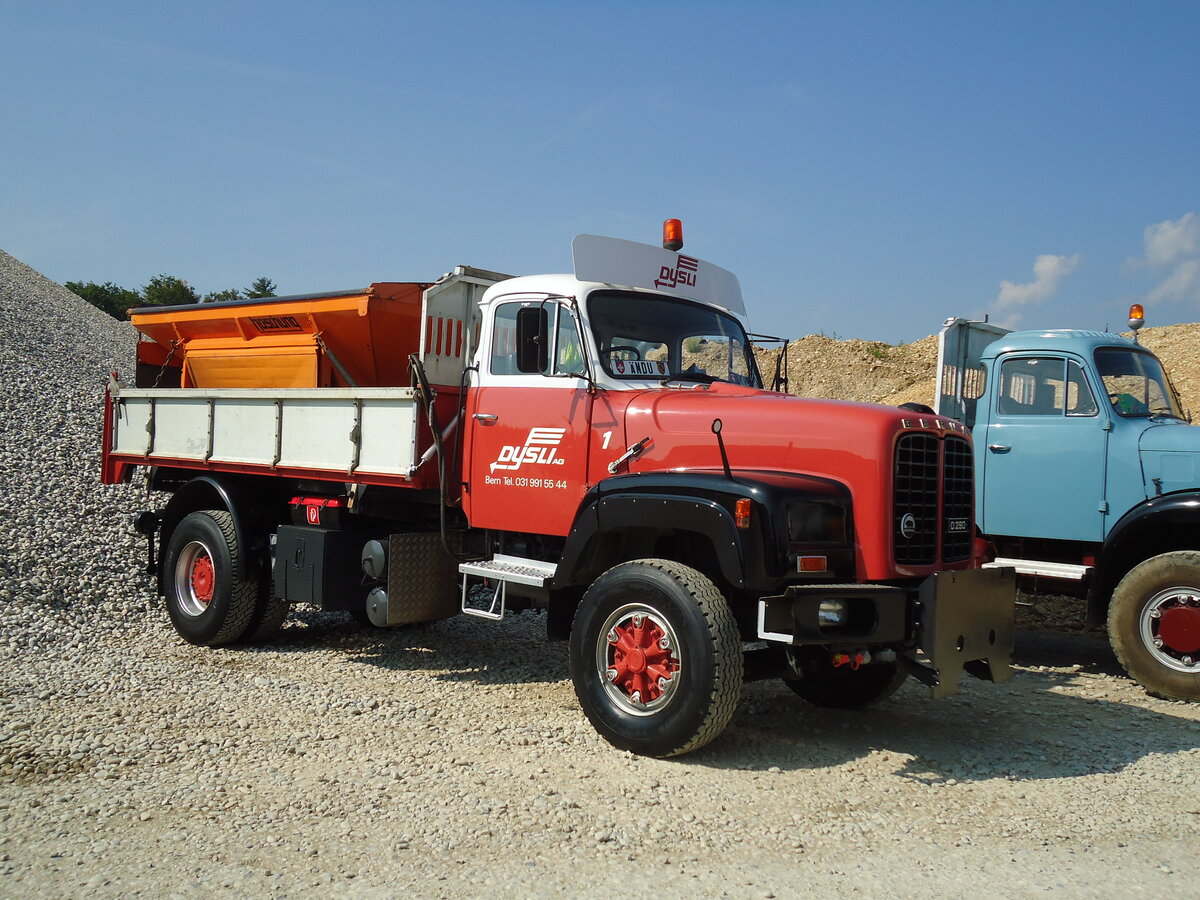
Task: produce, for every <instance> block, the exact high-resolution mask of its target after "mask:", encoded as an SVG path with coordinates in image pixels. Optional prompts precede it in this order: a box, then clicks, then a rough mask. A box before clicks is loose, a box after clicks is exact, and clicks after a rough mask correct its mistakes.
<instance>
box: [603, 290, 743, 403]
mask: <svg viewBox="0 0 1200 900" xmlns="http://www.w3.org/2000/svg"><path fill="white" fill-rule="evenodd" d="M588 319H589V321H590V323H591V327H592V333H593V334H594V335H595V338H596V347H597V349H598V350H599V352H600V364H601V365H602V366H603V367H604V371H605V372H607V373H608V374H609V375H612V376H614V377H616V378H660V379H661V378H683V379H687V380H696V381H704V382H708V381H728V382H730V383H732V384H744V385H749V386H751V387H761V386H762V382H761V380H760V379H759V376H758V369H757V368H756V367H755V365H754V356H753V354H752V353H751V351H750V342H749V341H748V340H747V339H746V332H745V331H744V330H743V329H742V326H741V325H740V324H739V323H738V321H737V320H736V319H734V318H733V317H732V316H728V315H725V314H724V313H721V312H718V311H717V310H715V309H712V308H711V307H707V306H701V305H699V304H697V303H689V302H688V301H686V300H673V299H670V298H667V297H660V296H655V295H652V294H640V293H633V292H630V291H594V292H593V293H592V294H591V295H590V296H589V297H588Z"/></svg>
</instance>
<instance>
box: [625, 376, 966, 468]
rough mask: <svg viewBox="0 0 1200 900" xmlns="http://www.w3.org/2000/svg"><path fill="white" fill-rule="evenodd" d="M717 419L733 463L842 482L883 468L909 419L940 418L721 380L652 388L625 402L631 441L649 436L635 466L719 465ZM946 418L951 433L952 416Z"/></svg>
mask: <svg viewBox="0 0 1200 900" xmlns="http://www.w3.org/2000/svg"><path fill="white" fill-rule="evenodd" d="M718 418H719V419H720V420H721V423H722V432H721V436H722V437H723V438H724V439H725V447H726V449H727V451H728V453H729V464H730V465H731V466H732V467H733V468H735V469H739V468H740V469H780V470H786V471H793V472H806V473H809V474H817V475H827V476H830V477H839V476H840V477H839V480H841V479H844V478H846V477H848V476H849V475H851V474H852V473H853V474H855V475H856V476H857V477H861V475H862V474H863V472H862V467H864V466H865V467H866V468H867V469H868V470H870V471H872V472H874V473H878V470H879V461H880V460H885V459H889V458H890V457H891V450H892V444H893V441H894V437H895V435H896V434H897V432H899V431H901V430H902V429H903V428H904V427H905V425H904V420H905V419H908V420H909V422H915V421H916V420H917V419H920V418H924V419H925V420H926V422H932V421H934V420H936V419H938V418H939V417H937V416H932V415H926V416H921V415H920V414H917V413H912V412H908V411H906V410H901V409H899V408H898V407H893V406H881V405H877V404H864V403H848V402H845V401H840V400H811V399H806V398H801V397H792V396H789V395H786V394H776V393H773V392H770V391H759V390H754V389H751V388H744V387H739V386H737V385H728V384H723V383H717V384H713V385H711V386H709V387H707V388H696V389H690V390H689V389H682V390H679V389H672V390H663V391H646V392H644V393H641V394H638V395H637V396H635V397H634V398H632V399H631V401H630V403H629V405H628V406H627V407H626V418H625V430H626V437H627V439H628V442H629V443H631V444H632V443H633V442H635V441H639V440H641V439H642V438H644V437H650V438H651V444H650V446H649V447H648V448H647V450H646V452H644V453H643V454H642V455H641V457H640V458H639V459H638V460H637V463H636V464H635V465H634V466H633V467H632V471H638V472H645V471H654V470H662V469H690V468H712V467H714V466H717V467H719V466H720V465H721V456H720V452H719V450H718V448H717V439H716V437H715V436H714V435H713V434H712V423H713V420H714V419H718ZM941 421H942V422H943V423H944V424H945V427H946V430H949V429H950V427H951V426H950V425H949V421H950V420H948V419H941ZM884 471H885V472H886V467H885V470H884ZM877 477H878V475H877V474H876V475H875V476H874V477H873V478H872V480H875V479H876V478H877Z"/></svg>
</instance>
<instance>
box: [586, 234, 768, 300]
mask: <svg viewBox="0 0 1200 900" xmlns="http://www.w3.org/2000/svg"><path fill="white" fill-rule="evenodd" d="M571 256H572V257H573V259H574V265H575V278H576V279H577V280H579V281H598V282H601V283H603V284H613V285H620V286H623V287H635V288H645V289H646V290H651V291H659V292H660V293H663V294H671V295H673V296H676V297H684V298H686V299H688V300H699V301H700V302H701V303H711V304H712V305H713V306H719V307H721V308H722V309H727V310H729V311H730V312H731V313H734V314H735V315H738V316H741V317H743V318H745V315H746V305H745V304H744V303H743V302H742V286H741V285H740V284H739V283H738V280H737V276H736V275H734V274H733V273H732V272H730V271H729V270H728V269H722V268H721V267H720V266H714V265H713V264H712V263H708V262H705V261H704V260H702V259H696V258H695V257H694V256H688V255H687V254H685V253H674V252H672V251H670V250H664V249H662V248H661V247H655V246H653V245H651V244H640V243H638V242H637V241H624V240H621V239H620V238H609V237H601V236H600V235H596V234H577V235H575V239H574V240H573V241H571Z"/></svg>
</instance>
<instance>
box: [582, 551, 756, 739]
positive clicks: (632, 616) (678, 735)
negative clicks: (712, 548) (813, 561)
mask: <svg viewBox="0 0 1200 900" xmlns="http://www.w3.org/2000/svg"><path fill="white" fill-rule="evenodd" d="M570 646H571V678H572V680H573V681H574V684H575V693H576V694H577V695H578V697H579V702H580V704H581V705H582V706H583V711H584V713H585V714H586V715H587V717H588V719H589V720H590V721H591V723H592V725H593V726H594V727H595V729H596V730H597V731H598V732H599V733H600V734H601V736H603V737H604V738H605V740H607V741H608V742H609V743H611V744H612V745H613V746H615V747H619V748H621V749H622V750H632V751H633V752H635V753H640V754H644V755H646V756H659V757H664V756H677V755H679V754H681V753H687V752H689V751H691V750H695V749H697V748H699V747H702V746H703V745H705V744H707V743H708V742H709V741H711V740H712V739H713V738H715V737H716V736H717V735H718V734H720V733H721V732H722V731H723V730H724V729H725V727H726V726H727V725H728V724H729V721H730V719H732V718H733V713H734V710H735V709H736V707H737V702H738V699H739V697H740V696H741V688H742V653H741V639H740V637H739V634H738V630H737V625H736V623H735V622H734V619H733V614H732V613H731V612H730V610H729V604H728V603H727V602H726V600H725V598H724V597H723V596H722V595H721V592H720V591H719V590H717V588H716V586H715V585H714V584H713V583H712V582H711V581H709V579H708V578H706V577H705V576H704V575H702V574H701V573H700V572H697V571H696V570H695V569H692V568H689V567H688V566H684V565H681V564H679V563H675V562H672V561H669V560H662V559H648V560H638V561H636V562H628V563H622V564H621V565H619V566H616V567H614V568H612V569H609V570H608V571H607V572H605V573H604V574H603V575H601V576H600V577H599V578H597V579H596V581H595V583H593V584H592V586H591V588H590V589H589V590H588V592H587V593H586V594H585V595H584V597H583V600H582V601H581V602H580V604H579V609H578V611H577V612H576V614H575V622H574V625H573V626H572V629H571V640H570Z"/></svg>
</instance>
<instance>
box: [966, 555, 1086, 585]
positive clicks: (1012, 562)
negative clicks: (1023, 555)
mask: <svg viewBox="0 0 1200 900" xmlns="http://www.w3.org/2000/svg"><path fill="white" fill-rule="evenodd" d="M983 568H985V569H1016V570H1017V574H1018V575H1041V576H1042V577H1043V578H1061V579H1063V580H1064V581H1083V579H1084V578H1086V577H1087V576H1089V575H1091V574H1092V566H1078V565H1075V564H1074V563H1056V562H1042V561H1041V560H1037V559H1005V558H1003V557H997V558H996V559H995V560H994V561H992V562H989V563H984V564H983Z"/></svg>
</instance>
